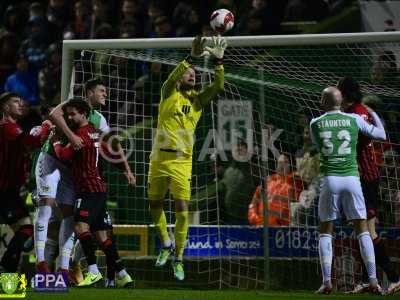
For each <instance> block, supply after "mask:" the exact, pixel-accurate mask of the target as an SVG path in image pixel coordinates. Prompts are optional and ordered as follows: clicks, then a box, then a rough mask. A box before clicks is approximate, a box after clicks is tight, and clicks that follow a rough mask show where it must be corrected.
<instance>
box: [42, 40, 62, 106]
mask: <svg viewBox="0 0 400 300" xmlns="http://www.w3.org/2000/svg"><path fill="white" fill-rule="evenodd" d="M60 85H61V48H60V46H59V45H58V44H51V45H50V46H49V48H48V49H47V53H46V64H45V67H44V68H43V69H42V70H40V72H39V93H40V98H41V99H42V101H43V102H44V103H46V104H47V105H51V104H54V103H56V102H58V99H57V98H58V95H59V93H60V88H61V86H60Z"/></svg>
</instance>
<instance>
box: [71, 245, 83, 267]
mask: <svg viewBox="0 0 400 300" xmlns="http://www.w3.org/2000/svg"><path fill="white" fill-rule="evenodd" d="M84 256H85V254H84V253H83V250H82V246H81V243H80V242H79V239H78V240H76V242H75V245H74V248H73V255H72V261H73V263H74V264H79V263H80V261H81V258H82V257H84Z"/></svg>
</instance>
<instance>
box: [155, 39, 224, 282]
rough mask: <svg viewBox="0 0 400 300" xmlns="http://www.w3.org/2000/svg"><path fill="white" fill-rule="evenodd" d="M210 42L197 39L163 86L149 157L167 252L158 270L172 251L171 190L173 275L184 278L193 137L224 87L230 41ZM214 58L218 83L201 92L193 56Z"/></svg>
mask: <svg viewBox="0 0 400 300" xmlns="http://www.w3.org/2000/svg"><path fill="white" fill-rule="evenodd" d="M204 43H205V39H204V38H201V37H199V36H198V37H196V38H195V39H194V41H193V43H192V51H191V55H190V56H189V57H188V58H186V59H185V60H183V61H182V62H181V63H179V64H178V65H177V66H176V68H175V69H174V70H173V71H172V72H171V74H170V75H169V77H168V79H167V80H166V81H165V82H164V84H163V86H162V88H161V100H160V105H159V113H158V125H157V133H156V136H155V141H154V144H153V150H152V152H151V155H150V169H149V174H148V197H149V203H150V212H151V215H152V217H153V221H154V223H155V227H156V229H157V232H158V234H159V236H160V239H161V243H162V248H161V251H160V254H159V255H158V258H157V261H156V266H157V267H161V266H164V265H165V263H166V262H167V259H168V257H169V256H170V254H172V252H173V247H172V242H171V240H170V238H169V235H168V231H167V221H166V217H165V213H164V210H163V202H164V197H165V194H166V193H167V191H168V190H169V191H170V194H171V195H172V198H173V199H174V202H175V219H176V221H175V232H174V236H175V257H174V261H173V264H172V267H173V271H174V276H175V278H176V279H178V280H183V279H184V278H185V273H184V270H183V263H182V258H183V251H184V245H185V241H186V237H187V232H188V204H187V203H188V201H189V200H190V195H191V186H190V183H191V178H192V154H193V143H194V140H193V135H194V131H195V129H196V126H197V123H198V121H199V119H200V117H201V114H202V110H203V108H204V107H206V106H208V105H209V104H210V102H211V100H213V99H215V97H216V96H217V94H218V93H219V92H221V91H222V90H223V88H224V67H223V65H222V59H223V55H224V50H225V49H226V46H227V44H226V40H225V39H223V38H221V37H219V36H218V37H213V47H203V45H204ZM209 54H211V55H212V56H213V57H214V58H215V61H216V66H215V79H214V82H212V83H211V84H210V85H207V86H205V87H203V89H202V90H201V91H200V92H198V91H196V90H195V89H194V86H195V70H194V69H193V67H192V66H191V64H190V62H191V59H192V58H193V57H201V56H204V55H209Z"/></svg>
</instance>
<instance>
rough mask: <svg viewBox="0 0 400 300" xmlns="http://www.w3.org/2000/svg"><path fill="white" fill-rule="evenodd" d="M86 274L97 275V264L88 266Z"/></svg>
mask: <svg viewBox="0 0 400 300" xmlns="http://www.w3.org/2000/svg"><path fill="white" fill-rule="evenodd" d="M88 272H90V273H93V274H97V273H99V269H98V268H97V264H93V265H88Z"/></svg>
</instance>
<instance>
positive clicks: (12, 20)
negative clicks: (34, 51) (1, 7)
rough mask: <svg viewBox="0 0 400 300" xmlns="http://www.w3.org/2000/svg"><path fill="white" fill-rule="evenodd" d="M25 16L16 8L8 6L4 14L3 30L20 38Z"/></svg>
mask: <svg viewBox="0 0 400 300" xmlns="http://www.w3.org/2000/svg"><path fill="white" fill-rule="evenodd" d="M26 19H27V16H26V15H25V14H24V13H23V12H22V10H20V9H19V8H18V7H17V6H14V5H9V6H8V7H7V9H6V11H5V13H4V30H5V31H8V32H12V33H14V34H15V35H16V36H17V37H22V35H23V31H24V25H25V22H26Z"/></svg>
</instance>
